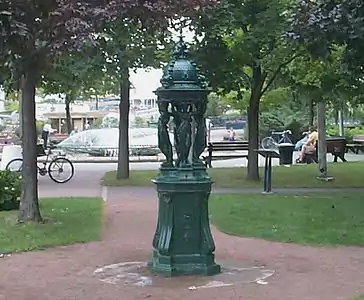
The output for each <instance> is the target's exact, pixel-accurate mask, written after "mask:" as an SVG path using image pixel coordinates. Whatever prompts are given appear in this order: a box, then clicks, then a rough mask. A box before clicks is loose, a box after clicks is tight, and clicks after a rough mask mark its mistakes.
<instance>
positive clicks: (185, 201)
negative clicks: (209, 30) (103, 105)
mask: <svg viewBox="0 0 364 300" xmlns="http://www.w3.org/2000/svg"><path fill="white" fill-rule="evenodd" d="M161 84H162V86H161V87H159V88H158V89H157V90H156V91H155V93H156V95H157V97H158V100H157V103H158V108H159V112H160V117H159V120H158V147H159V148H160V150H161V152H162V153H163V154H164V155H165V157H166V161H165V162H163V163H162V165H161V167H160V170H159V173H158V175H157V177H156V179H155V180H153V182H154V183H155V184H156V187H157V193H158V200H159V209H158V223H157V228H156V232H155V235H154V239H153V248H154V251H153V258H152V260H151V261H150V262H149V265H148V266H149V268H150V269H151V270H152V271H153V272H155V273H158V274H161V275H164V276H177V275H214V274H217V273H219V272H220V266H219V265H217V264H216V263H215V257H214V251H215V244H214V240H213V237H212V234H211V230H210V223H209V213H208V200H209V196H210V192H211V185H212V181H211V178H210V177H209V175H208V174H207V172H206V168H205V166H204V164H203V163H202V161H201V160H200V156H201V154H202V153H203V151H204V150H205V148H206V133H207V131H206V122H205V117H204V114H205V111H206V105H207V95H208V94H209V93H210V90H209V89H208V88H207V85H206V81H205V78H204V76H202V75H201V74H199V68H198V67H197V64H196V63H195V62H194V61H193V60H191V59H190V58H189V53H188V50H187V46H186V44H185V42H184V41H183V38H182V37H180V40H179V42H178V43H177V44H176V46H175V49H174V52H173V59H172V60H171V61H170V62H169V64H168V65H167V67H166V68H165V70H164V74H163V77H162V79H161ZM171 120H172V121H173V123H174V143H173V144H174V148H175V153H176V157H175V158H174V156H173V146H172V141H171V140H170V135H169V132H168V124H169V122H170V121H171Z"/></svg>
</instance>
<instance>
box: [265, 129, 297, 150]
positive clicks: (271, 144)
mask: <svg viewBox="0 0 364 300" xmlns="http://www.w3.org/2000/svg"><path fill="white" fill-rule="evenodd" d="M291 134H292V132H291V130H284V131H281V132H277V131H273V132H272V133H271V136H268V137H265V138H264V139H262V142H261V146H262V148H263V149H278V145H279V144H282V143H289V144H293V143H292V141H291V139H290V138H289V136H290V135H291ZM279 137H281V138H280V139H279V140H278V138H279Z"/></svg>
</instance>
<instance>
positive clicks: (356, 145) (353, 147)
mask: <svg viewBox="0 0 364 300" xmlns="http://www.w3.org/2000/svg"><path fill="white" fill-rule="evenodd" d="M349 150H350V151H352V152H353V153H355V154H359V151H362V152H364V134H357V135H354V136H353V143H352V144H347V145H346V152H348V151H349Z"/></svg>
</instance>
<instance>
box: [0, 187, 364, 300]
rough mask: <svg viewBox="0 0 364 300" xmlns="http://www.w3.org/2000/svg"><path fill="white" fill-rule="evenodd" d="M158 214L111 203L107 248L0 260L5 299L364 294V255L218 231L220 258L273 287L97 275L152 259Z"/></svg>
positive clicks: (127, 201)
mask: <svg viewBox="0 0 364 300" xmlns="http://www.w3.org/2000/svg"><path fill="white" fill-rule="evenodd" d="M156 212H157V207H156V200H155V199H154V198H153V197H152V196H150V195H149V197H146V195H144V194H143V193H141V194H140V195H138V194H137V193H133V194H120V198H119V199H113V200H111V201H109V202H108V205H107V218H106V226H105V233H104V238H103V241H101V242H95V243H90V244H85V245H73V246H67V247H58V248H54V249H48V250H46V251H42V252H32V253H23V254H17V255H13V256H11V257H6V258H0V300H4V299H5V300H61V299H62V300H66V299H67V300H72V299H75V300H76V299H77V300H83V299H85V300H86V299H87V300H104V299H105V300H115V299H121V300H123V299H125V300H134V299H156V300H164V299H166V300H167V299H168V300H181V299H182V298H183V297H184V298H185V299H188V300H202V299H209V300H212V299H219V300H220V299H224V300H228V299H242V300H243V299H244V300H258V299H259V300H262V299H265V300H278V299H284V300H289V299H294V300H306V299H307V300H323V299H328V300H329V299H330V300H348V298H349V297H352V296H354V295H356V294H357V293H359V292H363V293H364V249H363V248H355V247H349V248H344V247H342V248H336V249H325V248H310V247H304V246H298V245H293V244H280V243H271V242H266V241H262V240H256V239H249V238H236V237H230V236H227V235H225V234H222V233H220V232H218V231H217V230H214V231H213V233H214V237H215V241H216V247H217V251H216V255H217V258H218V259H228V260H240V261H247V262H249V263H251V264H252V265H265V266H267V268H269V269H273V270H275V271H276V274H275V275H274V276H273V277H271V278H268V279H267V281H268V285H258V284H244V285H235V286H233V287H224V288H211V289H201V290H194V291H190V290H187V289H186V288H179V287H176V285H173V287H168V286H166V287H164V288H160V287H144V288H140V287H133V286H127V285H124V284H122V283H120V284H116V285H111V284H108V283H103V282H101V281H99V280H98V279H97V278H96V277H95V276H94V275H93V271H94V270H95V269H96V268H98V267H101V266H104V265H109V264H113V263H118V262H124V261H141V260H142V261H146V260H147V259H148V257H149V255H150V253H151V241H152V236H153V233H154V228H155V222H156ZM178 280H183V279H178Z"/></svg>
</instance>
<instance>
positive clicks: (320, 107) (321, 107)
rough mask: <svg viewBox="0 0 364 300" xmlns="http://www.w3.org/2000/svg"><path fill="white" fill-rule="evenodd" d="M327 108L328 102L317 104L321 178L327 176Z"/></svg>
mask: <svg viewBox="0 0 364 300" xmlns="http://www.w3.org/2000/svg"><path fill="white" fill-rule="evenodd" d="M325 110H326V103H325V102H324V101H320V102H319V103H318V104H317V132H318V168H319V177H320V178H327V158H326V157H327V151H326V150H327V149H326V125H325V117H326V115H325Z"/></svg>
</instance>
